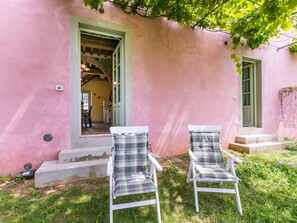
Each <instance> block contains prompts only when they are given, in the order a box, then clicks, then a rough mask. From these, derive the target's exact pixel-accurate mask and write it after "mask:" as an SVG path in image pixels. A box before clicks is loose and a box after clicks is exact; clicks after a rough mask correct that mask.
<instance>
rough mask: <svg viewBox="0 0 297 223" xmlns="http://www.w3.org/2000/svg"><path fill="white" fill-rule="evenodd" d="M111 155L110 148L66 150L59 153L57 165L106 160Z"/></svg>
mask: <svg viewBox="0 0 297 223" xmlns="http://www.w3.org/2000/svg"><path fill="white" fill-rule="evenodd" d="M110 155H111V146H101V147H91V148H82V149H67V150H62V151H61V152H60V153H59V163H72V162H83V161H90V160H99V159H106V158H108V156H110Z"/></svg>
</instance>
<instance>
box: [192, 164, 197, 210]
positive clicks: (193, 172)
mask: <svg viewBox="0 0 297 223" xmlns="http://www.w3.org/2000/svg"><path fill="white" fill-rule="evenodd" d="M191 163H192V162H191ZM192 176H193V185H194V197H195V207H196V212H199V203H198V192H197V181H196V172H195V165H192Z"/></svg>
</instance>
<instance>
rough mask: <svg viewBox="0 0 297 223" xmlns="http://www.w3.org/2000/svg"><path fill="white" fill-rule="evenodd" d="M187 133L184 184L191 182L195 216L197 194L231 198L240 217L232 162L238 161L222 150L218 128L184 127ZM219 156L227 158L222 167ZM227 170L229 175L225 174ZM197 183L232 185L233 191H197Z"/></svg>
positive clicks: (204, 126) (204, 188) (222, 189)
mask: <svg viewBox="0 0 297 223" xmlns="http://www.w3.org/2000/svg"><path fill="white" fill-rule="evenodd" d="M188 128H189V132H190V149H189V156H190V159H191V161H190V167H189V172H188V178H187V182H190V181H193V184H194V196H195V206H196V212H199V205H198V192H214V193H229V194H235V197H236V203H237V209H238V212H239V214H240V215H242V208H241V202H240V197H239V191H238V185H237V184H238V178H237V177H236V174H235V168H234V162H237V163H241V160H240V159H238V158H236V157H235V156H233V155H231V154H229V153H228V152H226V151H224V150H222V147H221V140H220V131H221V127H220V126H211V125H188ZM222 154H224V155H226V156H227V157H228V161H227V163H226V166H225V165H224V162H223V158H222ZM229 169H231V172H230V171H229ZM200 182H216V183H219V184H222V183H223V182H233V183H234V189H225V188H208V187H198V186H197V183H200Z"/></svg>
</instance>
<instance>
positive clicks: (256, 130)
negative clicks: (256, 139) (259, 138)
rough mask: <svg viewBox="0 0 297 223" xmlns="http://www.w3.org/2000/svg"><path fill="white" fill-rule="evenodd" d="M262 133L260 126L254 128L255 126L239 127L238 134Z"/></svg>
mask: <svg viewBox="0 0 297 223" xmlns="http://www.w3.org/2000/svg"><path fill="white" fill-rule="evenodd" d="M262 133H263V129H262V128H256V127H242V128H240V129H239V134H240V135H259V134H262Z"/></svg>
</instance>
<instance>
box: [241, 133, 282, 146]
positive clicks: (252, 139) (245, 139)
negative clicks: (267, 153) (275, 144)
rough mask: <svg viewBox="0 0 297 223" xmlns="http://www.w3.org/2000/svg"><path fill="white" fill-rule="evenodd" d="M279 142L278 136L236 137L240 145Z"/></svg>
mask: <svg viewBox="0 0 297 223" xmlns="http://www.w3.org/2000/svg"><path fill="white" fill-rule="evenodd" d="M272 141H278V137H277V135H267V134H259V135H258V134H257V135H239V136H236V140H235V142H236V143H240V144H252V143H261V142H272Z"/></svg>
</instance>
